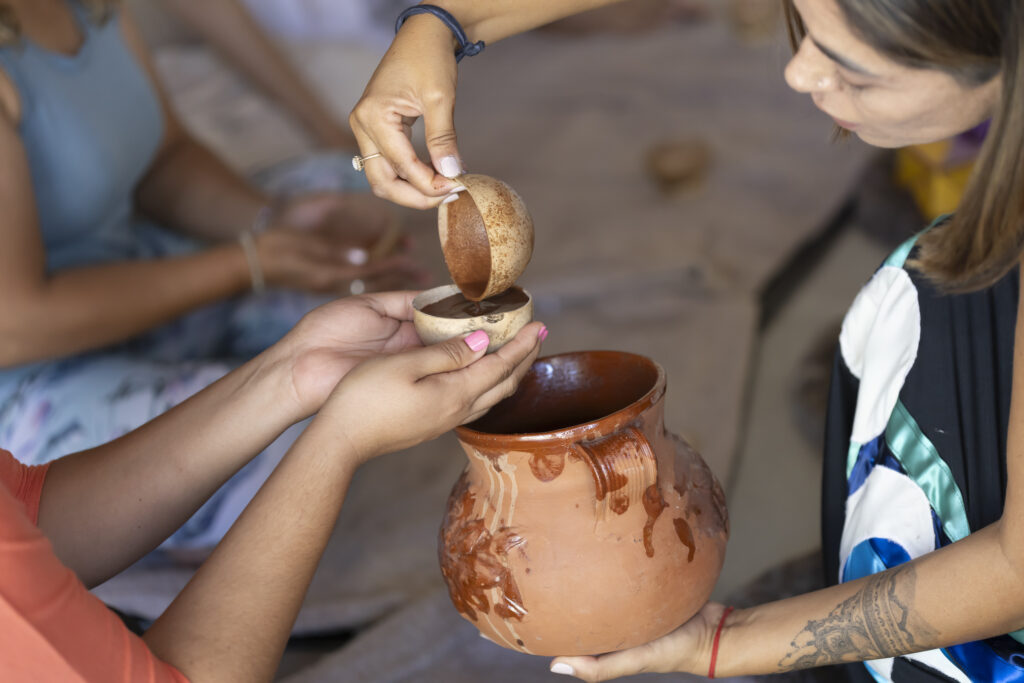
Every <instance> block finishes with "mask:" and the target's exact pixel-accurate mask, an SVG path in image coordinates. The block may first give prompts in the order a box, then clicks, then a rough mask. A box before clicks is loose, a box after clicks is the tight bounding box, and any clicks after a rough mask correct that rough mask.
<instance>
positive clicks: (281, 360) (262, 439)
mask: <svg viewBox="0 0 1024 683" xmlns="http://www.w3.org/2000/svg"><path fill="white" fill-rule="evenodd" d="M413 294H414V293H412V292H396V293H390V294H380V295H373V296H365V297H357V298H350V299H343V300H338V301H334V302H331V303H330V304H327V305H325V306H322V307H320V308H318V309H316V310H315V311H313V312H311V313H310V314H308V315H307V316H306V317H305V318H303V320H302V321H300V322H299V324H298V325H297V326H296V327H295V329H294V330H292V331H291V332H289V334H288V335H287V336H286V337H285V338H284V339H283V340H281V341H280V342H279V343H278V344H276V345H274V346H273V347H271V348H270V349H268V350H267V351H265V352H264V353H262V354H260V355H259V356H257V357H256V358H255V359H253V360H252V361H250V362H248V363H246V364H245V365H243V366H241V367H240V368H238V369H236V370H235V371H234V372H232V373H230V374H228V375H227V376H225V377H223V378H222V379H221V380H220V381H218V382H215V383H214V384H212V385H210V386H209V387H207V388H206V389H204V390H203V391H201V392H199V393H198V394H196V395H195V396H193V397H192V398H190V399H189V400H187V401H185V402H183V403H181V404H179V405H178V406H176V407H174V408H172V409H171V410H169V411H168V412H166V413H164V414H162V415H160V416H159V417H157V418H155V419H154V420H152V421H151V422H149V423H147V424H145V425H143V426H142V427H140V428H138V429H136V430H135V431H133V432H130V433H129V434H127V435H125V436H123V437H121V438H120V439H117V440H116V441H113V442H111V443H108V444H104V445H102V446H98V447H96V448H93V449H91V450H89V451H85V452H83V453H78V454H74V455H70V456H67V457H64V458H61V459H60V460H57V461H55V462H54V463H53V464H51V465H50V471H49V473H48V475H47V477H46V483H45V486H44V490H43V494H44V495H43V498H42V500H41V503H40V510H39V525H40V527H41V528H42V529H43V531H44V532H45V533H46V534H47V535H48V536H49V537H50V538H51V540H52V542H53V545H54V549H55V551H56V553H57V555H58V556H59V557H60V558H61V560H63V561H64V563H65V564H67V565H68V566H69V567H71V568H72V569H74V570H75V572H76V573H77V574H78V575H79V576H80V577H81V578H82V580H83V581H84V582H85V583H86V584H88V585H94V584H97V583H99V582H101V581H103V580H105V579H106V578H108V577H109V576H111V575H113V574H116V573H117V572H118V571H120V570H121V569H123V568H125V567H126V566H128V565H129V564H131V563H132V562H134V561H135V560H137V559H138V558H139V557H141V556H142V555H144V554H145V553H147V552H149V551H150V550H152V549H153V548H155V547H156V546H157V545H158V544H159V543H160V542H161V541H163V539H164V538H166V537H167V536H169V535H170V533H171V532H172V531H174V530H175V529H177V528H178V527H179V526H181V524H183V523H184V522H185V520H187V519H188V518H189V517H190V516H191V515H192V513H193V512H195V510H196V509H198V507H199V506H200V505H201V504H202V503H203V502H204V501H205V500H206V499H207V498H209V496H210V495H211V494H212V493H213V492H214V491H215V490H216V489H217V488H218V487H219V486H220V485H221V484H222V483H224V482H225V481H226V480H227V479H228V478H229V477H230V476H231V475H232V474H234V473H235V472H236V471H238V469H239V468H241V467H242V466H243V465H244V464H245V463H246V462H248V461H249V459H251V458H252V456H253V455H254V454H256V453H259V452H260V451H261V450H262V449H263V448H264V447H265V446H266V445H267V444H269V443H270V442H271V441H272V440H273V439H274V438H276V437H277V436H278V435H279V434H280V433H281V432H282V431H284V429H285V428H286V427H287V426H289V425H291V424H293V423H294V422H297V421H298V420H300V419H302V418H305V417H307V416H309V415H310V414H312V413H313V412H315V411H316V410H317V409H318V408H319V407H320V406H321V405H322V404H323V402H324V399H325V398H326V397H327V395H328V393H329V392H330V391H331V389H332V388H333V387H334V385H335V384H337V382H338V380H339V378H341V377H342V376H344V374H345V373H346V372H348V370H349V369H351V368H352V367H353V366H354V365H355V364H357V363H358V362H359V361H360V360H361V359H362V358H364V357H366V356H367V355H373V354H375V353H381V352H393V351H397V350H401V349H404V348H407V347H409V346H415V345H418V340H417V338H416V335H415V333H414V331H413V330H412V325H411V323H410V322H409V319H410V318H411V308H410V302H411V300H412V296H413ZM124 520H132V524H130V525H125V524H124V523H123V522H124Z"/></svg>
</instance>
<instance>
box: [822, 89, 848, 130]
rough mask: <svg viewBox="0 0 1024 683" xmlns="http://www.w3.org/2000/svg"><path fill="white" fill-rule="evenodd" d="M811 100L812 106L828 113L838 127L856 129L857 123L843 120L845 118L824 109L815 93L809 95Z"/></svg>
mask: <svg viewBox="0 0 1024 683" xmlns="http://www.w3.org/2000/svg"><path fill="white" fill-rule="evenodd" d="M811 100H813V101H814V106H815V107H817V108H818V109H820V110H821V111H823V112H824V113H826V114H828V115H829V116H830V117H831V118H832V120H833V121H835V122H836V125H837V126H839V127H840V128H845V129H846V130H856V129H857V127H858V125H859V124H856V123H853V122H852V121H845V120H843V119H840V118H838V117H835V116H832V114H829V112H828V111H826V109H825V107H823V106H821V100H820V98H819V97H818V94H817V93H815V94H813V95H811Z"/></svg>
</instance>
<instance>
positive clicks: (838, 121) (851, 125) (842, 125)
mask: <svg viewBox="0 0 1024 683" xmlns="http://www.w3.org/2000/svg"><path fill="white" fill-rule="evenodd" d="M830 116H831V114H830ZM832 120H833V121H835V122H836V125H837V126H839V127H840V128H845V129H846V130H856V129H857V124H856V123H851V122H849V121H843V120H842V119H837V118H836V117H834V116H832Z"/></svg>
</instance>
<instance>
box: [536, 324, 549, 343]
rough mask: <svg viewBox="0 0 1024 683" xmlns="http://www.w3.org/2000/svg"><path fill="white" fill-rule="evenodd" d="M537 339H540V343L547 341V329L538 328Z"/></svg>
mask: <svg viewBox="0 0 1024 683" xmlns="http://www.w3.org/2000/svg"><path fill="white" fill-rule="evenodd" d="M537 338H538V339H540V340H541V341H544V340H545V339H547V338H548V328H547V327H542V328H540V332H538V333H537Z"/></svg>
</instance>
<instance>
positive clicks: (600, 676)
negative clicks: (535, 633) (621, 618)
mask: <svg viewBox="0 0 1024 683" xmlns="http://www.w3.org/2000/svg"><path fill="white" fill-rule="evenodd" d="M643 652H644V649H643V647H640V648H632V649H629V650H622V651H621V652H613V653H611V654H607V655H601V656H600V657H556V658H555V659H554V660H553V661H552V662H551V667H550V669H551V673H556V674H565V675H569V676H575V677H576V678H580V679H582V680H584V681H610V680H612V679H615V678H620V677H622V676H628V675H630V674H636V673H641V672H655V671H658V670H659V669H657V668H650V667H649V664H650V662H648V661H647V660H646V658H645V657H644V656H643Z"/></svg>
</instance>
